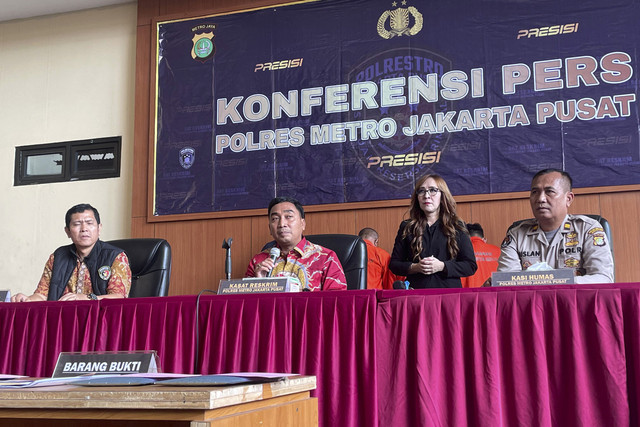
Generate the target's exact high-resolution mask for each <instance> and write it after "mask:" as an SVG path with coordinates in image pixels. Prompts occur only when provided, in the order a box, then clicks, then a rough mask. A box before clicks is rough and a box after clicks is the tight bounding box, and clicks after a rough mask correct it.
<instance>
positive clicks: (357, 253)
mask: <svg viewBox="0 0 640 427" xmlns="http://www.w3.org/2000/svg"><path fill="white" fill-rule="evenodd" d="M305 237H306V238H307V240H309V241H310V242H312V243H316V244H318V245H320V246H324V247H325V248H327V249H331V250H332V251H334V252H335V253H336V255H337V256H338V259H339V260H340V264H342V269H343V270H344V275H345V277H346V278H347V289H367V261H368V258H367V245H366V243H364V240H362V239H361V238H360V237H358V236H354V235H352V234H311V235H309V236H305Z"/></svg>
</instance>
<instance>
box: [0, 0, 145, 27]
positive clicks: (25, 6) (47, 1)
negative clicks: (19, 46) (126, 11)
mask: <svg viewBox="0 0 640 427" xmlns="http://www.w3.org/2000/svg"><path fill="white" fill-rule="evenodd" d="M132 1H133V0H35V1H34V0H18V1H16V0H0V22H2V21H11V20H13V19H23V18H33V17H35V16H43V15H51V14H54V13H65V12H74V11H78V10H84V9H93V8H95V7H102V6H111V5H114V4H122V3H131V2H132Z"/></svg>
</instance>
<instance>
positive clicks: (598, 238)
mask: <svg viewBox="0 0 640 427" xmlns="http://www.w3.org/2000/svg"><path fill="white" fill-rule="evenodd" d="M593 244H594V245H596V246H604V245H605V242H604V234H602V233H595V234H594V235H593Z"/></svg>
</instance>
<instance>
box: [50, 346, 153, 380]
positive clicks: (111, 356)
mask: <svg viewBox="0 0 640 427" xmlns="http://www.w3.org/2000/svg"><path fill="white" fill-rule="evenodd" d="M158 365H159V361H158V356H157V354H156V352H155V351H114V352H90V353H60V355H59V356H58V362H57V363H56V368H55V370H54V372H53V378H56V377H76V376H78V375H88V374H94V375H95V374H105V375H107V374H108V375H122V374H149V373H157V372H158Z"/></svg>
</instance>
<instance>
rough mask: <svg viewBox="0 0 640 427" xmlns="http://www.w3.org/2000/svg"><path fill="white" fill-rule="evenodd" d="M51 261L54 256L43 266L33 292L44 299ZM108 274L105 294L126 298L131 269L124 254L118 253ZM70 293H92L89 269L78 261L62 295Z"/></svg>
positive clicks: (50, 270) (47, 288) (49, 281)
mask: <svg viewBox="0 0 640 427" xmlns="http://www.w3.org/2000/svg"><path fill="white" fill-rule="evenodd" d="M53 260H54V256H53V254H51V256H49V259H48V260H47V263H46V264H45V266H44V271H43V272H42V277H40V281H39V282H38V287H37V288H36V291H35V293H37V294H40V295H43V296H44V297H45V299H46V298H47V296H48V295H49V284H50V283H51V272H52V271H53ZM98 274H100V273H98ZM110 274H111V277H110V278H109V284H108V285H107V294H122V295H124V296H128V295H129V289H130V288H131V269H130V268H129V260H128V258H127V255H126V254H125V253H124V252H122V253H120V254H119V255H118V256H117V257H116V259H115V260H114V261H113V264H112V265H111V272H110ZM70 292H72V293H78V294H85V295H89V294H90V293H92V292H93V289H92V287H91V275H90V273H89V269H88V268H87V265H86V264H85V263H84V262H83V261H80V259H77V260H76V268H74V270H73V272H72V273H71V277H70V278H69V282H67V286H66V287H65V289H64V292H63V295H64V294H68V293H70Z"/></svg>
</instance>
